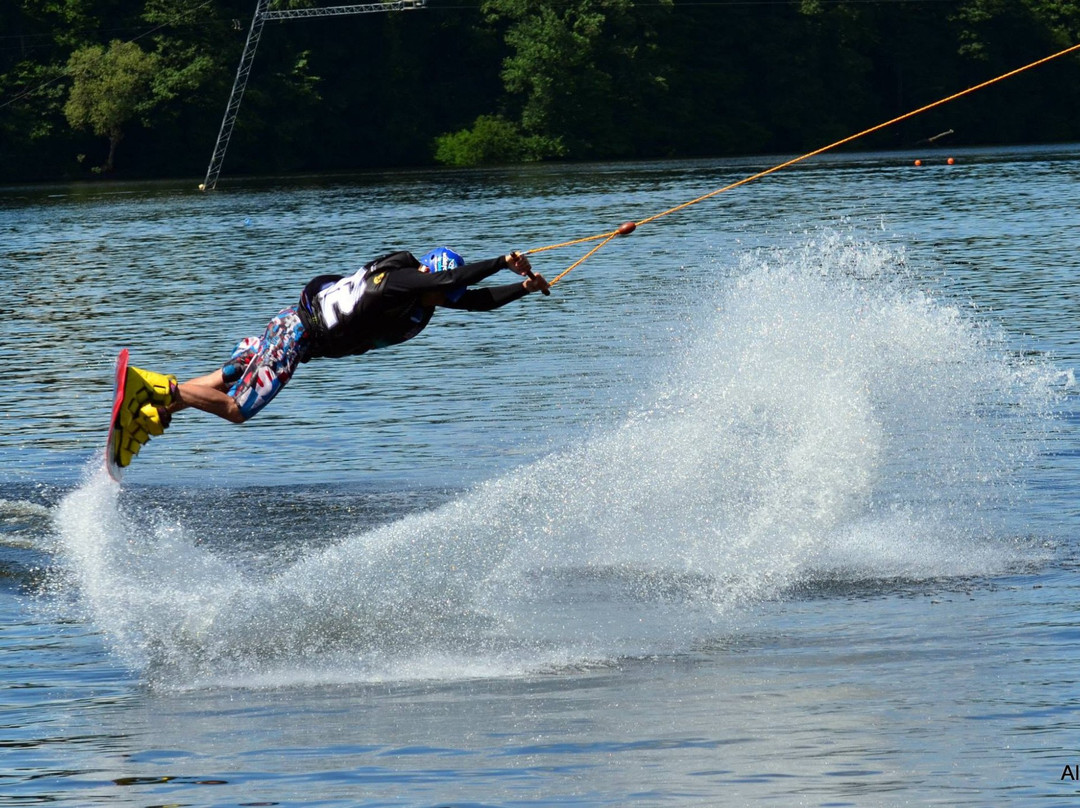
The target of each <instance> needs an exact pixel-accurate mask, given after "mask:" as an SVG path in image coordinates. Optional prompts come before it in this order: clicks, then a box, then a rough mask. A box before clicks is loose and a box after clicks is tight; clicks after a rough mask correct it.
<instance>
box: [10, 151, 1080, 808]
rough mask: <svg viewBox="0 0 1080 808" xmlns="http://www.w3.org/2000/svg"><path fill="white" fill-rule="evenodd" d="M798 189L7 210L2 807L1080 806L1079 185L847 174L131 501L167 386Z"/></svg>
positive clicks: (455, 338) (640, 172) (252, 436)
mask: <svg viewBox="0 0 1080 808" xmlns="http://www.w3.org/2000/svg"><path fill="white" fill-rule="evenodd" d="M946 156H953V157H955V158H956V163H955V165H952V166H949V165H947V164H946V162H945V157H946ZM915 157H920V158H922V159H923V161H924V165H923V166H921V167H918V168H917V167H915V166H914V165H913V161H914V159H915ZM780 159H781V158H778V159H777V160H776V161H775V162H779V160H780ZM773 162H774V161H770V160H766V159H761V160H741V161H699V162H671V163H648V164H632V165H585V166H539V167H528V168H522V169H508V170H490V171H475V172H414V173H393V174H378V175H364V176H359V177H341V178H320V179H317V180H316V179H311V180H300V179H293V178H282V179H271V180H264V181H259V182H256V181H231V182H230V181H226V182H225V183H223V185H222V189H221V190H219V191H218V192H216V193H213V194H210V195H202V194H199V193H198V192H197V191H195V190H194V186H195V181H194V180H193V181H191V182H187V183H160V184H140V185H130V186H128V185H114V184H102V185H83V186H72V187H67V186H55V187H34V188H6V189H0V233H2V234H3V238H2V239H0V279H2V280H3V282H4V285H5V288H6V289H7V290H8V294H9V305H8V311H9V314H8V328H7V331H8V334H9V336H10V338H11V339H10V347H9V349H8V351H7V358H6V360H5V363H4V367H5V368H6V372H5V374H4V379H3V384H2V385H0V418H2V425H3V426H2V429H0V461H2V462H0V699H2V701H0V749H2V753H0V805H34V804H45V803H48V804H52V805H71V806H87V805H98V804H108V805H129V806H164V805H170V806H173V805H175V806H180V805H183V806H239V805H277V806H335V808H336V807H337V806H418V807H419V808H435V807H436V806H486V807H490V806H556V805H557V806H602V805H611V806H627V805H634V806H654V805H656V806H659V805H678V806H724V805H745V804H752V803H764V804H774V805H784V806H788V805H810V806H841V805H858V806H867V805H869V806H875V805H882V806H894V805H928V804H941V805H950V806H958V805H972V806H984V805H993V806H1006V805H1025V806H1026V805H1031V804H1039V805H1048V806H1049V805H1073V804H1076V802H1077V800H1078V799H1080V797H1078V794H1080V780H1078V779H1077V778H1080V771H1078V770H1077V767H1078V766H1080V725H1078V724H1077V720H1076V715H1077V709H1078V707H1080V688H1078V684H1077V681H1078V678H1080V674H1078V663H1080V613H1078V610H1077V605H1076V604H1077V601H1078V598H1077V595H1078V591H1077V590H1078V582H1077V579H1076V578H1074V576H1075V575H1076V574H1077V569H1078V568H1080V552H1078V550H1080V506H1078V505H1077V498H1076V493H1075V492H1076V487H1077V483H1078V481H1080V462H1078V461H1080V434H1078V427H1080V407H1078V400H1077V399H1078V391H1077V387H1076V380H1075V368H1076V366H1077V363H1078V362H1080V329H1078V328H1077V325H1076V317H1077V311H1078V303H1080V284H1078V280H1080V257H1078V256H1080V206H1078V205H1077V199H1078V197H1080V147H1055V148H1038V149H1018V150H1010V151H994V150H971V151H962V152H954V153H950V154H946V153H945V152H935V153H929V154H927V153H920V154H914V153H911V154H904V153H890V154H869V155H868V154H861V155H854V156H831V157H824V158H818V159H816V160H814V161H811V162H808V163H805V164H801V165H800V166H797V167H795V168H792V169H789V170H786V171H784V172H780V173H778V174H775V175H772V176H769V177H767V178H765V179H762V180H760V181H758V182H754V183H751V184H749V185H746V186H744V187H742V188H739V189H737V190H734V191H732V192H729V193H724V194H721V195H719V196H717V197H715V198H713V199H711V200H709V201H707V202H703V203H701V204H699V205H696V206H694V207H691V208H689V209H687V210H684V211H680V212H679V213H676V214H672V215H670V216H667V217H665V218H662V219H660V220H659V221H657V222H655V223H652V224H649V225H646V226H643V227H641V228H639V230H638V232H637V233H635V234H634V235H632V236H629V237H625V238H620V239H617V240H616V241H614V242H612V243H611V244H609V245H607V246H606V247H604V248H603V249H602V250H600V252H598V253H597V254H596V255H595V256H594V257H592V258H590V259H589V260H588V261H586V262H585V264H583V265H582V266H581V267H580V268H578V269H576V270H575V271H574V272H572V273H571V274H570V275H568V276H567V277H566V279H565V280H564V281H562V282H561V283H560V284H558V285H557V286H556V287H555V288H554V290H553V293H552V295H551V297H549V298H544V297H541V296H539V295H532V296H530V297H528V298H526V299H525V300H523V301H520V302H518V303H515V304H512V305H511V306H509V307H507V308H505V309H502V310H501V311H499V312H497V313H493V314H468V313H463V312H451V311H446V310H444V311H441V312H439V313H438V314H437V315H436V317H435V319H434V320H433V322H432V325H431V326H430V327H429V328H428V329H427V330H426V331H425V332H424V333H423V334H422V335H420V336H419V337H418V338H416V339H415V340H413V341H412V342H410V343H408V344H406V345H402V346H397V347H395V348H391V349H387V350H384V351H378V352H375V353H372V354H369V355H367V356H364V357H358V358H350V359H342V360H334V361H328V360H324V361H317V362H312V363H310V364H308V365H305V366H302V367H301V368H300V370H299V371H298V372H297V374H296V377H295V378H294V379H293V380H292V382H291V383H290V385H289V386H288V388H287V389H286V390H285V391H284V392H283V393H282V394H281V395H280V396H279V398H278V399H277V400H276V401H275V402H274V403H273V404H272V405H271V406H270V407H269V408H268V409H267V410H265V411H264V412H263V413H262V414H261V415H260V416H259V417H257V418H256V419H254V420H252V421H251V422H249V423H247V424H245V425H243V426H234V425H230V424H226V423H225V422H224V421H220V420H218V419H215V418H213V417H211V416H207V415H205V414H202V413H197V412H184V413H182V414H180V415H178V416H177V417H176V418H175V420H174V423H173V425H172V427H171V428H170V429H169V431H168V433H167V434H166V435H165V436H163V437H160V438H156V439H154V440H153V441H151V443H150V444H149V445H148V446H147V447H146V448H144V450H143V452H142V454H141V455H140V456H139V457H138V458H137V459H136V460H135V462H134V463H133V464H132V466H131V467H130V468H129V469H128V470H127V473H126V475H125V479H124V483H123V485H122V486H121V487H118V486H116V485H115V484H113V483H111V482H110V481H108V480H107V478H105V477H104V475H103V473H102V470H101V452H102V443H103V441H104V433H105V427H106V423H105V422H106V420H107V417H108V409H109V402H110V398H111V393H112V378H111V377H112V363H113V359H114V357H115V355H116V353H117V351H118V350H119V349H120V348H121V347H128V348H130V350H131V353H132V362H133V363H134V364H136V365H138V366H142V367H148V368H152V369H155V370H160V371H163V372H168V373H174V374H176V375H177V376H179V377H181V378H185V377H189V376H194V375H198V374H202V373H205V372H208V371H210V370H212V369H214V368H215V367H218V366H220V364H221V363H222V361H223V360H224V359H225V358H226V357H227V356H228V354H229V352H230V350H231V348H232V346H233V344H234V343H235V342H236V341H237V340H238V339H240V338H242V337H244V336H247V335H250V334H255V333H259V332H260V331H261V329H262V326H263V325H264V324H265V323H266V321H267V319H268V318H269V317H270V316H272V315H273V314H274V313H276V311H277V310H278V309H279V308H280V307H282V306H284V305H289V304H291V303H293V302H294V301H295V299H296V297H297V294H298V291H299V289H300V288H301V286H302V285H303V284H304V283H305V282H306V281H307V280H308V279H309V278H310V277H312V276H314V275H316V274H320V273H324V272H339V273H344V272H351V271H353V270H354V269H355V268H356V267H358V266H359V265H360V264H361V263H363V262H365V261H367V260H369V259H371V258H373V257H375V256H377V255H380V254H382V253H384V252H388V251H390V250H392V249H399V248H404V249H411V250H413V251H414V252H417V251H427V250H428V249H430V248H431V247H434V246H437V245H438V244H448V245H450V246H452V247H454V248H455V249H457V250H458V251H459V252H461V253H463V254H464V255H465V256H466V257H468V258H476V259H479V258H485V257H490V256H493V255H496V254H499V253H503V252H506V251H507V250H509V249H511V248H521V249H529V248H537V247H542V246H545V245H548V244H552V243H555V242H562V241H565V240H569V239H573V238H577V237H582V236H589V235H592V234H595V233H600V232H605V231H609V230H612V229H613V228H614V227H616V226H617V225H618V224H619V223H621V222H623V221H627V220H641V219H643V218H645V217H647V216H651V215H653V214H655V213H658V212H660V211H662V210H666V209H668V208H670V207H672V206H674V205H677V204H679V203H682V202H685V201H687V200H689V199H692V198H695V197H697V196H699V195H701V194H703V193H707V192H709V191H712V190H714V189H717V188H720V187H722V186H725V185H727V184H728V183H730V182H732V181H734V180H738V179H741V178H742V177H745V176H747V175H749V174H752V173H755V172H756V171H759V170H761V169H764V168H767V167H769V166H770V165H772V164H773ZM587 248H588V245H584V246H580V245H579V246H577V247H572V248H566V249H561V250H555V251H551V252H545V253H542V254H538V255H536V256H534V264H535V266H536V268H537V269H538V270H539V271H541V272H543V273H544V274H545V275H547V276H548V277H553V276H554V275H556V274H557V273H558V272H559V271H561V270H562V269H564V268H566V267H567V266H569V265H570V264H571V263H572V262H573V261H574V260H576V259H577V258H578V257H580V256H581V255H582V254H583V253H584V252H585V250H586V249H587ZM504 274H505V275H507V276H508V273H504ZM508 277H509V276H508ZM508 277H507V278H506V279H508ZM506 279H504V280H506Z"/></svg>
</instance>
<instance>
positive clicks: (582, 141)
mask: <svg viewBox="0 0 1080 808" xmlns="http://www.w3.org/2000/svg"><path fill="white" fill-rule="evenodd" d="M671 5H672V4H671V0H661V2H659V3H658V4H656V5H653V6H648V7H639V6H638V5H636V4H635V3H634V2H632V0H559V1H557V2H541V3H537V2H526V1H525V0H485V1H484V3H483V6H482V8H483V10H484V12H485V14H486V15H487V18H488V20H489V21H490V22H492V23H495V24H498V25H504V26H506V32H505V40H506V44H507V45H508V46H509V47H510V48H511V51H512V53H511V55H510V56H508V57H507V58H506V59H505V60H504V62H503V70H502V78H503V82H504V85H505V87H506V91H507V93H508V94H509V95H510V96H511V97H512V98H517V99H519V102H520V109H521V113H520V114H521V126H522V128H523V129H524V130H525V131H526V132H529V133H532V134H537V135H541V136H544V137H547V138H550V139H554V140H558V141H559V142H562V143H565V144H566V146H567V150H568V153H569V154H571V155H572V156H576V157H586V156H595V155H597V154H605V153H606V154H608V155H610V154H612V153H615V154H619V153H620V152H624V153H629V152H632V151H633V149H632V147H630V146H629V144H628V142H627V138H626V135H625V132H624V127H623V122H624V118H625V112H626V109H625V107H624V105H626V104H635V105H640V104H643V103H649V102H651V101H655V100H656V98H657V96H658V94H662V93H663V91H664V90H665V88H666V84H667V81H666V78H665V76H664V70H665V64H664V62H663V61H658V60H656V58H655V57H656V55H657V43H656V31H655V24H656V23H658V22H660V21H662V20H663V19H664V18H665V17H666V15H667V14H668V12H669V11H670V8H671Z"/></svg>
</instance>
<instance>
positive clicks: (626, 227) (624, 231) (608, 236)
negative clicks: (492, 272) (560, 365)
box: [525, 43, 1080, 286]
mask: <svg viewBox="0 0 1080 808" xmlns="http://www.w3.org/2000/svg"><path fill="white" fill-rule="evenodd" d="M1076 50H1080V43H1078V44H1076V45H1072V46H1071V47H1068V48H1065V49H1064V50H1061V51H1058V52H1057V53H1054V54H1052V55H1050V56H1045V57H1043V58H1042V59H1038V60H1036V61H1034V62H1031V63H1030V64H1026V65H1024V66H1023V67H1018V68H1016V69H1015V70H1010V71H1009V72H1008V73H1002V74H1001V75H1000V76H997V77H996V78H992V79H990V80H988V81H984V82H982V83H981V84H976V85H975V86H973V87H968V88H967V89H966V90H961V91H960V92H958V93H953V94H952V95H950V96H946V97H945V98H941V99H939V100H937V101H934V102H933V103H932V104H927V105H926V106H923V107H919V108H918V109H913V110H912V111H911V112H906V113H904V114H903V115H900V116H898V117H896V118H892V119H891V120H888V121H885V122H884V123H879V124H877V125H876V126H871V127H870V128H869V129H864V130H863V131H861V132H859V133H858V134H854V135H849V136H848V137H845V138H843V139H842V140H838V141H836V142H835V143H830V144H829V145H828V146H823V147H822V148H820V149H815V150H814V151H812V152H807V153H806V154H804V155H802V156H801V157H795V158H794V159H791V160H787V161H786V162H783V163H780V164H779V165H775V166H773V167H772V168H769V169H766V170H765V171H759V172H758V173H757V174H753V175H751V176H749V177H745V178H744V179H741V180H738V181H737V182H733V183H731V185H726V186H724V187H723V188H719V189H717V190H715V191H710V192H709V193H707V194H704V195H703V196H699V197H698V198H697V199H691V200H690V201H689V202H684V203H682V204H681V205H676V206H675V207H673V208H669V209H667V210H665V211H662V212H660V213H657V214H656V215H654V216H649V217H648V218H646V219H642V220H641V221H638V222H625V223H623V224H621V225H619V227H618V228H616V229H615V230H612V231H611V232H608V233H598V234H597V235H594V236H586V237H584V238H579V239H574V240H572V241H563V242H560V243H559V244H549V245H548V246H546V247H534V248H533V249H531V250H526V251H525V254H526V255H534V254H535V253H541V252H547V251H548V250H557V249H560V248H562V247H572V246H574V245H575V244H585V243H587V242H590V241H600V239H603V241H601V242H600V243H599V244H597V245H596V246H595V247H593V248H592V249H591V250H589V251H588V252H587V253H585V255H583V256H582V257H581V258H579V259H578V260H577V261H575V262H574V263H573V264H571V265H570V266H569V267H567V268H566V269H565V270H563V271H562V272H561V273H559V274H558V275H557V276H556V277H555V278H554V279H553V280H552V281H551V285H552V286H554V285H555V284H556V283H558V282H559V281H560V280H562V279H563V278H564V277H566V275H568V274H569V273H570V272H572V271H573V270H575V269H577V268H578V267H579V266H581V265H582V264H583V263H585V261H586V260H587V259H588V258H590V257H592V256H593V255H594V254H595V253H596V251H597V250H599V249H600V248H601V247H603V246H604V245H605V244H607V243H609V242H610V241H611V240H612V239H614V238H615V237H616V236H627V235H630V234H631V233H633V232H634V230H636V229H637V228H638V227H640V226H641V225H643V224H649V223H650V222H655V221H656V220H657V219H660V218H662V217H664V216H667V215H669V214H671V213H675V212H676V211H680V210H683V209H684V208H688V207H690V206H691V205H696V204H697V203H699V202H704V201H705V200H706V199H711V198H712V197H714V196H716V195H718V194H722V193H724V192H725V191H730V190H732V189H733V188H738V187H739V186H740V185H746V184H747V183H748V182H753V181H754V180H757V179H761V178H762V177H767V176H768V175H769V174H775V173H776V172H777V171H780V170H781V169H785V168H788V167H789V166H793V165H795V164H796V163H801V162H802V161H803V160H808V159H810V158H811V157H816V156H817V155H819V154H824V153H825V152H827V151H831V150H832V149H835V148H838V147H839V146H843V145H845V144H847V143H851V142H852V141H853V140H858V139H859V138H861V137H865V136H866V135H869V134H872V133H874V132H877V131H880V130H881V129H885V128H886V127H889V126H892V125H893V124H896V123H900V121H904V120H907V119H908V118H913V117H915V116H916V115H920V114H922V113H923V112H926V111H928V110H931V109H934V108H935V107H940V106H942V105H943V104H947V103H949V102H950V101H955V100H956V99H958V98H963V97H964V96H965V95H970V94H971V93H974V92H976V91H978V90H982V89H984V88H986V87H989V86H990V85H992V84H997V83H998V82H999V81H1004V80H1005V79H1008V78H1012V77H1013V76H1015V75H1017V74H1018V73H1023V72H1024V71H1025V70H1031V69H1032V68H1033V67H1039V66H1040V65H1044V64H1046V63H1047V62H1050V61H1052V60H1054V59H1058V58H1060V57H1062V56H1065V55H1067V54H1069V53H1072V52H1073V51H1076Z"/></svg>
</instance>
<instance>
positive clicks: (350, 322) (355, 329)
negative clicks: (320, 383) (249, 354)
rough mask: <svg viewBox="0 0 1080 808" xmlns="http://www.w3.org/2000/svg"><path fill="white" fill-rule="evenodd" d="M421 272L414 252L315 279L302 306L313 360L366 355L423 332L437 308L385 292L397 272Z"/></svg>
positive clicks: (300, 311)
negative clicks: (346, 274) (354, 271)
mask: <svg viewBox="0 0 1080 808" xmlns="http://www.w3.org/2000/svg"><path fill="white" fill-rule="evenodd" d="M419 268H420V262H419V261H417V260H416V258H415V257H414V256H413V254H412V253H409V252H405V251H402V252H396V253H390V254H389V255H384V256H382V257H381V258H376V259H375V260H374V261H371V262H370V263H368V264H365V265H364V266H363V267H362V268H361V269H360V270H359V271H358V272H356V273H355V274H353V275H348V276H342V275H319V276H318V277H316V278H312V279H311V280H310V281H309V282H308V284H307V285H306V286H305V287H304V291H303V292H301V294H300V304H299V305H298V306H297V313H298V314H299V315H300V319H301V321H302V322H303V324H304V330H305V332H306V333H308V334H309V335H310V337H311V353H310V355H311V357H313V358H314V357H319V356H325V357H338V356H349V355H352V354H361V353H365V352H366V351H370V350H372V349H374V348H382V347H385V346H387V345H396V344H397V343H399V342H404V341H405V340H408V339H412V338H413V337H415V336H416V335H417V334H419V333H420V332H421V331H422V330H423V329H424V327H425V326H426V325H427V324H428V322H429V321H430V320H431V316H432V314H433V313H434V312H435V309H434V307H429V306H421V305H420V300H419V296H418V295H415V294H409V295H394V296H388V295H386V294H385V292H386V288H387V286H388V285H390V284H388V283H387V281H388V279H389V278H390V277H391V275H392V274H393V273H395V272H417V271H418V270H419Z"/></svg>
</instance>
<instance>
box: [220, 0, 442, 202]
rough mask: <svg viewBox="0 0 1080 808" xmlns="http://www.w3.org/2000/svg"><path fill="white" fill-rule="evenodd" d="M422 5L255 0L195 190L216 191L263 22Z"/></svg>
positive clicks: (420, 0)
mask: <svg viewBox="0 0 1080 808" xmlns="http://www.w3.org/2000/svg"><path fill="white" fill-rule="evenodd" d="M425 2H426V0H395V2H391V3H364V4H361V5H354V6H330V7H327V8H295V9H285V10H280V11H270V0H258V2H257V3H256V5H255V14H254V16H252V18H251V27H250V28H249V29H248V35H247V41H246V42H245V43H244V52H243V53H242V54H241V55H240V66H239V67H238V68H237V69H236V79H234V80H233V86H232V92H231V93H230V94H229V103H228V104H226V105H225V117H224V118H222V120H221V130H220V131H219V132H218V138H217V143H216V144H215V145H214V153H213V154H212V155H211V156H210V166H209V168H207V169H206V179H205V180H203V182H202V184H201V185H200V186H199V190H200V191H212V190H214V188H216V187H217V181H218V175H220V174H221V165H222V163H224V162H225V150H226V149H228V148H229V138H230V137H232V130H233V125H234V124H235V123H236V116H237V115H238V114H239V112H240V101H241V100H242V99H243V97H244V88H246V87H247V82H248V76H249V75H250V74H251V65H252V64H253V63H254V61H255V49H256V48H257V47H258V46H259V37H261V36H262V29H263V23H265V22H266V21H267V20H299V19H306V18H308V17H337V16H342V15H346V14H373V13H377V12H381V11H410V10H413V9H418V8H423V7H424V4H425Z"/></svg>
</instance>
